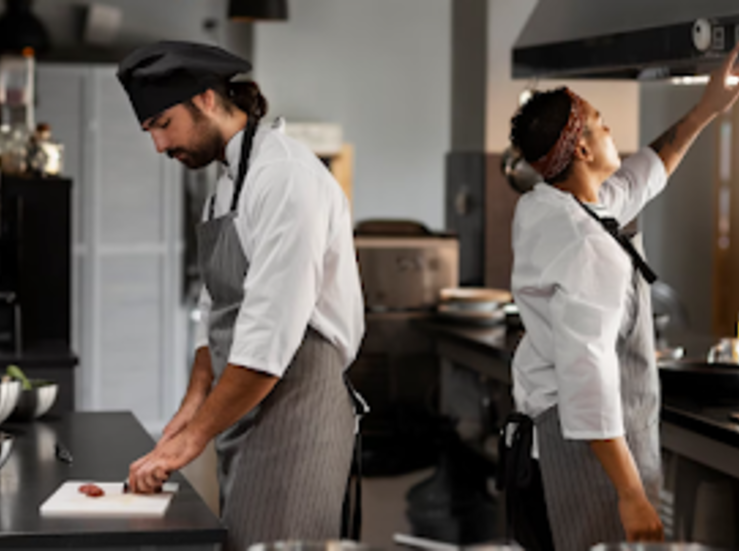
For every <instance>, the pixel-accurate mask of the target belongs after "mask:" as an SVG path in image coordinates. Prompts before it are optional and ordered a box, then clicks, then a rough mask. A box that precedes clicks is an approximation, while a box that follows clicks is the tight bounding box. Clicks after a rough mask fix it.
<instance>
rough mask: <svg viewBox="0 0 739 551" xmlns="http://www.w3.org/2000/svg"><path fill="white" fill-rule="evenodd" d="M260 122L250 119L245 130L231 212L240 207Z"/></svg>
mask: <svg viewBox="0 0 739 551" xmlns="http://www.w3.org/2000/svg"><path fill="white" fill-rule="evenodd" d="M257 126H258V121H256V120H254V118H253V117H249V120H248V121H247V122H246V128H245V129H244V136H243V137H242V139H241V156H240V157H239V171H238V173H237V175H236V180H235V181H234V193H233V196H232V197H231V212H235V211H236V209H237V207H238V206H239V197H240V196H241V190H242V188H243V187H244V180H245V179H246V174H247V172H249V160H250V159H249V158H250V157H251V148H252V145H253V143H254V135H255V134H256V133H257Z"/></svg>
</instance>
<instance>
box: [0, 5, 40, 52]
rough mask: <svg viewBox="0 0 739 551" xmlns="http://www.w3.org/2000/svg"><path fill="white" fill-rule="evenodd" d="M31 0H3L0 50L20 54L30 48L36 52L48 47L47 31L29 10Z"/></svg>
mask: <svg viewBox="0 0 739 551" xmlns="http://www.w3.org/2000/svg"><path fill="white" fill-rule="evenodd" d="M31 4H32V2H31V0H5V12H4V13H3V14H2V16H0V52H2V53H16V54H20V53H21V52H22V51H23V50H25V49H27V48H32V49H33V50H34V51H35V52H36V53H37V54H38V53H44V52H46V51H47V50H48V49H49V33H48V32H47V31H46V27H45V26H44V24H43V23H41V21H40V20H39V18H38V17H36V16H35V15H34V14H33V12H32V11H31Z"/></svg>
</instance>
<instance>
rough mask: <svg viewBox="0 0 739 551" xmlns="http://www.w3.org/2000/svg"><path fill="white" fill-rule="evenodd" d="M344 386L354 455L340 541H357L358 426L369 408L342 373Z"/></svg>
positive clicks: (359, 512)
mask: <svg viewBox="0 0 739 551" xmlns="http://www.w3.org/2000/svg"><path fill="white" fill-rule="evenodd" d="M344 385H346V389H347V391H348V392H349V398H350V399H351V401H352V406H353V408H354V421H355V426H354V453H353V454H352V466H351V468H350V469H349V479H348V480H347V483H346V492H345V493H344V504H343V506H342V508H341V539H350V540H353V541H359V538H360V537H361V533H362V433H361V432H360V430H359V428H360V427H359V425H360V422H361V420H362V417H364V416H365V415H367V413H369V406H368V405H367V402H366V401H365V400H364V398H362V395H361V394H359V392H357V391H356V390H355V389H354V386H353V385H352V383H351V381H350V380H349V377H348V376H347V373H346V372H344Z"/></svg>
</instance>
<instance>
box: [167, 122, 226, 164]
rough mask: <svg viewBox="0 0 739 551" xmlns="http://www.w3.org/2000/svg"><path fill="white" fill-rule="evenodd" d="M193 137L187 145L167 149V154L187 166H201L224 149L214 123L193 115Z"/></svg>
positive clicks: (208, 162) (209, 161)
mask: <svg viewBox="0 0 739 551" xmlns="http://www.w3.org/2000/svg"><path fill="white" fill-rule="evenodd" d="M194 120H195V123H196V124H195V125H194V126H193V139H192V142H191V143H190V145H188V147H174V148H172V149H168V150H167V155H168V156H169V157H170V158H171V159H173V158H177V160H178V161H180V162H181V163H182V164H183V165H185V166H186V167H187V168H191V169H197V168H203V167H204V166H207V165H209V164H210V163H212V162H213V161H215V160H216V159H217V158H218V157H219V156H220V154H221V152H222V151H223V150H224V147H225V144H224V143H223V138H222V137H221V135H220V133H219V132H218V129H217V128H216V126H215V124H213V123H212V122H210V121H208V120H206V119H205V118H201V119H199V120H198V118H197V117H194Z"/></svg>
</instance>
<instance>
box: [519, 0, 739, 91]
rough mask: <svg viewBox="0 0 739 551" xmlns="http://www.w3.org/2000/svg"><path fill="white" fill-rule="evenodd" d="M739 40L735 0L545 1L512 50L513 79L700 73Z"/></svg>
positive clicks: (738, 23) (659, 76)
mask: <svg viewBox="0 0 739 551" xmlns="http://www.w3.org/2000/svg"><path fill="white" fill-rule="evenodd" d="M737 40H739V1H737V0H640V1H635V0H619V1H617V2H602V1H594V0H540V2H539V3H538V4H537V6H536V7H535V9H534V11H533V13H532V15H531V17H530V18H529V20H528V22H527V23H526V26H525V27H524V30H523V31H522V33H521V35H520V36H519V38H518V40H517V41H516V44H515V46H514V49H513V65H512V66H513V76H514V78H626V79H656V78H668V77H672V76H686V75H699V74H705V73H707V72H710V71H711V69H713V68H714V67H715V66H716V65H718V64H719V63H720V60H721V59H723V57H724V55H725V53H726V52H728V51H729V50H731V48H732V47H733V46H734V44H735V43H736V41H737Z"/></svg>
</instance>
